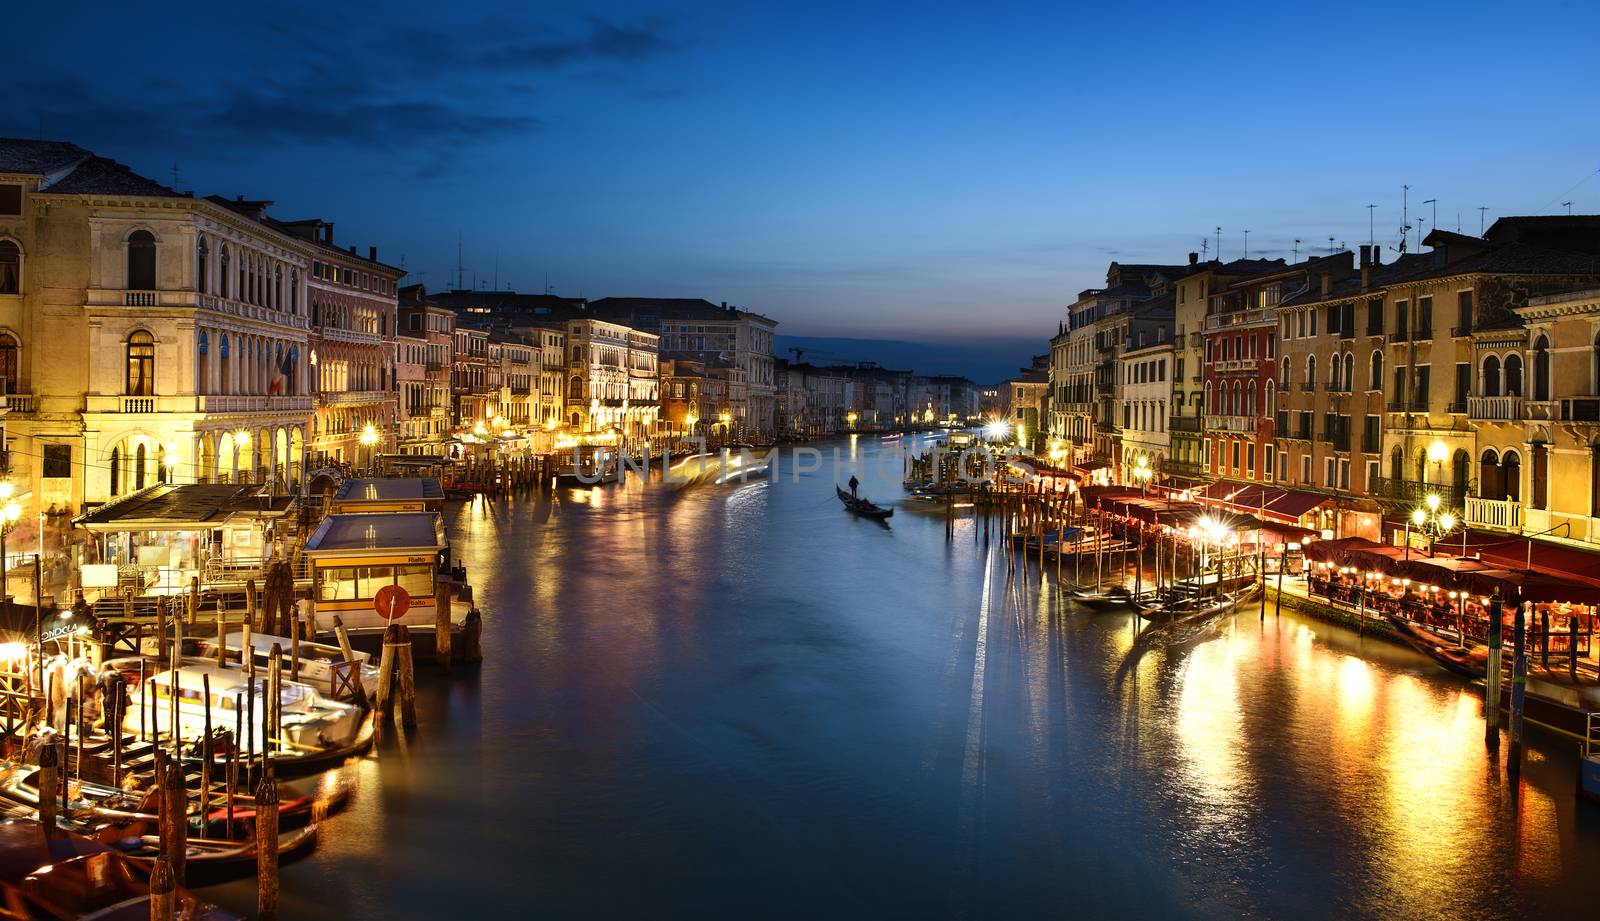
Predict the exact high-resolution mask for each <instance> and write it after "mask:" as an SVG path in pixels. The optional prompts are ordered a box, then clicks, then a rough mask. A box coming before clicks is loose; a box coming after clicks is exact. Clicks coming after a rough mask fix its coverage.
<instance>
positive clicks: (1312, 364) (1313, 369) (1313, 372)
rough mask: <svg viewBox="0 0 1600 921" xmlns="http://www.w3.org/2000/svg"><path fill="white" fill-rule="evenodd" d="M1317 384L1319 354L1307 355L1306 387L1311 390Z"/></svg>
mask: <svg viewBox="0 0 1600 921" xmlns="http://www.w3.org/2000/svg"><path fill="white" fill-rule="evenodd" d="M1316 385H1317V356H1315V355H1307V356H1306V389H1307V390H1311V389H1313V388H1314V387H1316Z"/></svg>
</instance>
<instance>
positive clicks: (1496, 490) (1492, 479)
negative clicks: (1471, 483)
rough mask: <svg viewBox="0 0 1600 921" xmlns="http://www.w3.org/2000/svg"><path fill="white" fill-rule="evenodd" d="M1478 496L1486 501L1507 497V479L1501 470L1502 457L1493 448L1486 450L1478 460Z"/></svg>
mask: <svg viewBox="0 0 1600 921" xmlns="http://www.w3.org/2000/svg"><path fill="white" fill-rule="evenodd" d="M1478 495H1480V496H1482V497H1484V498H1485V499H1504V498H1505V497H1506V483H1505V477H1504V476H1503V475H1502V472H1501V470H1500V455H1499V454H1497V453H1495V450H1494V449H1493V448H1485V449H1484V452H1483V456H1482V457H1480V458H1479V459H1478Z"/></svg>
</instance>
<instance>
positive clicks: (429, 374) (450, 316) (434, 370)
mask: <svg viewBox="0 0 1600 921" xmlns="http://www.w3.org/2000/svg"><path fill="white" fill-rule="evenodd" d="M396 309H397V311H398V321H397V323H398V327H399V330H400V338H399V339H398V340H397V343H398V344H397V347H398V348H402V349H403V348H405V346H406V345H407V344H408V343H409V344H411V345H413V346H417V345H420V346H421V348H422V355H421V358H422V375H421V378H420V380H415V381H413V382H412V384H413V386H412V388H411V389H410V390H409V391H407V390H406V389H405V388H404V387H403V388H402V392H401V394H400V415H401V420H402V422H401V431H400V443H399V451H400V453H402V454H424V455H433V456H436V457H438V456H443V455H444V453H445V449H444V445H445V441H446V440H447V439H448V438H449V437H450V431H451V428H452V427H453V421H452V407H453V400H452V390H451V377H452V373H453V370H454V365H455V316H456V315H455V311H453V310H450V309H449V308H447V307H443V306H441V305H439V304H436V303H434V302H433V301H431V300H429V299H428V295H427V291H426V290H425V289H424V288H423V287H422V285H408V286H406V287H404V288H401V289H400V291H399V293H398V300H397V308H396Z"/></svg>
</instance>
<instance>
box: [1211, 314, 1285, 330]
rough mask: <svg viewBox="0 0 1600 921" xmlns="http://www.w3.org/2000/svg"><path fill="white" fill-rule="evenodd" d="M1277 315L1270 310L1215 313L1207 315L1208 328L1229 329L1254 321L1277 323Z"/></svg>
mask: <svg viewBox="0 0 1600 921" xmlns="http://www.w3.org/2000/svg"><path fill="white" fill-rule="evenodd" d="M1276 322H1277V316H1276V315H1275V314H1274V313H1273V312H1272V311H1268V310H1235V311H1233V312H1231V313H1214V314H1212V315H1211V316H1209V317H1206V329H1227V328H1229V327H1233V326H1248V325H1250V324H1252V323H1276Z"/></svg>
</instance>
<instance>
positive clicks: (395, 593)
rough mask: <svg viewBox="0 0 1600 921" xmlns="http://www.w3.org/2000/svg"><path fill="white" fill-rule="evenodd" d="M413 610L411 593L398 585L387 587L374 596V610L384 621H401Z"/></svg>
mask: <svg viewBox="0 0 1600 921" xmlns="http://www.w3.org/2000/svg"><path fill="white" fill-rule="evenodd" d="M410 608H411V593H410V592H407V591H406V590H405V589H403V588H401V587H400V586H398V585H385V586H384V587H383V588H380V589H378V594H376V595H374V596H372V609H373V610H374V611H377V612H378V616H379V617H381V618H383V619H384V620H399V619H400V616H401V615H402V614H404V613H405V612H406V611H407V610H409V609H410Z"/></svg>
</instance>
